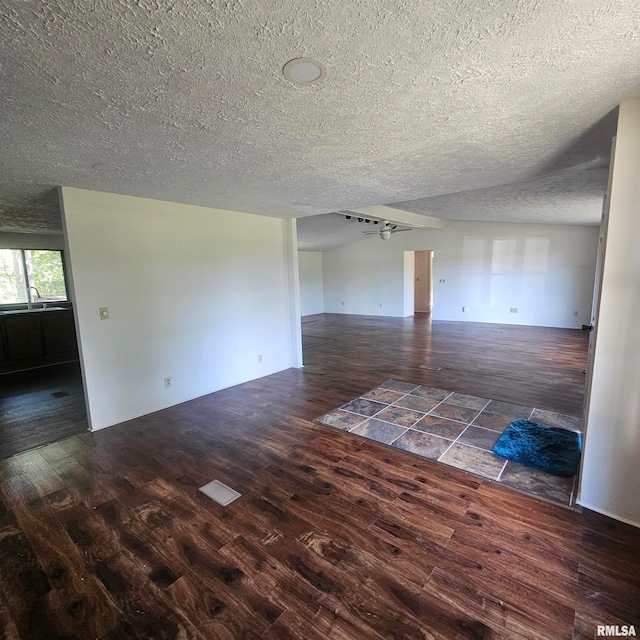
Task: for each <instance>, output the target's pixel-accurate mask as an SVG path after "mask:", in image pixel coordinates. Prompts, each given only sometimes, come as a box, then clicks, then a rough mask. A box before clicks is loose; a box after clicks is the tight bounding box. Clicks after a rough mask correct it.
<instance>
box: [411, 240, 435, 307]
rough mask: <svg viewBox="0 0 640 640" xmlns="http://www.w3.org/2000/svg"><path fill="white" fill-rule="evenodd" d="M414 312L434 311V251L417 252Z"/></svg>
mask: <svg viewBox="0 0 640 640" xmlns="http://www.w3.org/2000/svg"><path fill="white" fill-rule="evenodd" d="M413 303H414V311H415V313H429V314H430V313H431V312H432V311H433V250H431V249H429V250H427V251H416V252H415V267H414V298H413Z"/></svg>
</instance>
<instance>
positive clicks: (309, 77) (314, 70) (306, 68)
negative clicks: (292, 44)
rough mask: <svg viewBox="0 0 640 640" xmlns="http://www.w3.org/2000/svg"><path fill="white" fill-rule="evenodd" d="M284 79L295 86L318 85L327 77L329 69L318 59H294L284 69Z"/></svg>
mask: <svg viewBox="0 0 640 640" xmlns="http://www.w3.org/2000/svg"><path fill="white" fill-rule="evenodd" d="M282 73H283V74H284V77H285V78H286V79H287V80H288V81H289V82H293V83H294V84H318V83H319V82H323V81H324V80H325V79H326V77H327V67H326V65H325V64H324V62H321V61H320V60H317V59H316V58H294V59H293V60H289V62H287V64H285V65H284V67H283V69H282Z"/></svg>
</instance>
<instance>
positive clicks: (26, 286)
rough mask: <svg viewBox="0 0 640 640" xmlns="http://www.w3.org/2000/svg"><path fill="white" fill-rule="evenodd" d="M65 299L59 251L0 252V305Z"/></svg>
mask: <svg viewBox="0 0 640 640" xmlns="http://www.w3.org/2000/svg"><path fill="white" fill-rule="evenodd" d="M63 300H67V288H66V285H65V280H64V269H63V268H62V252H61V251H46V250H35V249H0V305H3V304H26V303H27V301H30V302H32V303H34V304H40V303H47V302H61V301H63Z"/></svg>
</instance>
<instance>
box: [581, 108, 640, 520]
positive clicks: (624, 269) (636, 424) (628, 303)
mask: <svg viewBox="0 0 640 640" xmlns="http://www.w3.org/2000/svg"><path fill="white" fill-rule="evenodd" d="M606 238H607V239H606V249H605V258H604V263H603V270H602V291H601V297H600V312H599V315H598V319H597V322H596V342H595V350H594V354H593V374H592V383H591V396H590V403H589V407H588V408H587V421H586V422H587V428H586V440H585V450H584V460H583V466H582V481H581V487H580V497H579V503H580V504H582V505H584V506H586V507H589V508H590V509H594V510H595V511H599V512H601V513H604V514H607V515H610V516H613V517H614V518H618V519H620V520H623V521H626V522H629V523H631V524H635V525H636V526H640V391H639V389H640V332H639V331H638V318H640V286H639V284H640V251H639V250H638V238H640V100H636V101H633V102H625V103H622V105H621V106H620V113H619V116H618V133H617V139H616V148H615V153H614V159H613V174H612V181H611V192H610V207H609V224H608V229H607V236H606Z"/></svg>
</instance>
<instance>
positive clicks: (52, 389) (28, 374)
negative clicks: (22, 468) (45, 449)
mask: <svg viewBox="0 0 640 640" xmlns="http://www.w3.org/2000/svg"><path fill="white" fill-rule="evenodd" d="M87 428H88V422H87V413H86V408H85V402H84V391H83V389H82V378H81V375H80V364H79V363H78V362H70V363H65V364H59V365H53V366H49V367H42V368H39V369H32V370H30V371H24V372H20V373H8V374H4V375H0V459H3V458H8V457H9V456H12V455H14V454H16V453H20V452H21V451H27V450H29V449H33V448H34V447H39V446H41V445H43V444H49V443H50V442H55V441H57V440H60V439H62V438H66V437H68V436H71V435H75V434H78V433H82V432H83V431H86V430H87Z"/></svg>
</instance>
